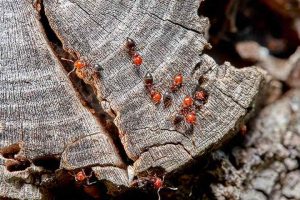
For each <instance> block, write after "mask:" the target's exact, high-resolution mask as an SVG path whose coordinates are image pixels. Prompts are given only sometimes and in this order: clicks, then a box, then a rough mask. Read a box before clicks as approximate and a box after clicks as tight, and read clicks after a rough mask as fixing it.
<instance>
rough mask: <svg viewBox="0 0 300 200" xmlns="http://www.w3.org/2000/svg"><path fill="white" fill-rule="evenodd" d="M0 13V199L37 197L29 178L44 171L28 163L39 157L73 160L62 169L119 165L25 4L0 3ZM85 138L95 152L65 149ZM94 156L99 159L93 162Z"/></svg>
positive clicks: (20, 2)
mask: <svg viewBox="0 0 300 200" xmlns="http://www.w3.org/2000/svg"><path fill="white" fill-rule="evenodd" d="M0 10H1V14H0V35H1V43H0V49H1V50H0V52H1V54H0V68H1V73H0V82H1V84H0V87H1V89H0V122H1V132H0V148H1V150H0V153H1V156H0V160H1V167H0V170H1V172H0V173H1V176H0V197H1V198H4V197H9V198H16V199H18V198H20V199H40V198H41V193H40V190H39V188H38V186H39V183H36V182H35V181H34V176H33V174H36V173H39V174H40V175H41V174H43V173H46V174H47V173H49V172H47V171H45V170H42V169H39V168H37V167H36V166H35V165H34V164H33V162H37V161H38V159H40V158H43V157H49V156H57V155H58V157H60V155H61V154H63V155H64V156H66V157H68V159H70V158H72V159H74V160H76V161H77V162H76V163H74V162H73V163H67V162H66V159H63V160H62V162H61V165H60V168H65V169H68V170H72V169H76V168H81V167H86V166H89V165H90V164H92V165H99V166H114V167H116V168H118V167H122V166H123V164H122V161H121V159H120V157H119V156H118V152H117V150H116V148H115V146H114V145H113V143H112V140H111V139H110V137H109V135H108V133H106V132H105V131H104V129H103V128H102V126H100V124H99V122H98V121H97V119H96V118H95V117H94V116H93V115H92V114H91V113H90V112H89V111H88V110H87V109H86V108H84V107H83V106H82V104H81V103H80V100H79V97H78V95H77V94H76V92H75V90H74V89H73V86H72V84H71V82H70V81H69V80H68V78H67V76H66V75H65V73H64V71H63V70H62V66H61V64H60V62H59V61H58V60H57V59H56V57H55V56H54V54H53V52H52V50H51V49H50V48H49V44H48V43H47V42H46V39H45V35H44V33H43V32H42V28H41V26H40V24H39V22H38V20H37V18H36V14H37V13H36V11H35V10H34V8H33V6H32V5H31V3H30V2H28V1H13V0H4V1H2V2H1V6H0ZM87 138H92V139H91V140H89V142H88V144H87V142H85V143H84V145H89V146H92V145H96V146H97V150H95V148H89V149H85V150H84V153H85V154H87V155H93V156H83V157H81V156H80V155H81V154H80V152H79V153H77V152H78V151H80V149H81V150H83V148H84V145H82V146H77V149H76V150H71V147H72V146H74V145H76V144H77V143H83V141H86V140H87ZM93 138H96V139H97V140H94V139H93ZM99 141H101V142H99ZM12 144H16V145H14V146H10V145H12ZM18 146H20V147H18ZM81 153H83V152H82V151H81ZM74 154H76V156H75V155H74ZM103 155H106V156H103ZM107 155H109V156H107ZM21 156H23V157H25V158H26V159H29V161H30V165H29V166H27V168H26V169H19V170H17V169H18V165H22V163H23V164H24V162H23V161H20V158H18V157H21ZM97 157H101V159H97V160H95V158H97ZM7 163H15V166H10V167H11V168H12V169H14V167H15V168H17V169H15V170H16V171H15V170H13V172H9V171H8V170H7V168H6V167H4V165H6V166H7ZM37 169H39V170H37Z"/></svg>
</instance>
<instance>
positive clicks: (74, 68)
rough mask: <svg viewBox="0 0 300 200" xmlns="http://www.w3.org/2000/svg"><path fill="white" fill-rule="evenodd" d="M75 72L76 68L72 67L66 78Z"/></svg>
mask: <svg viewBox="0 0 300 200" xmlns="http://www.w3.org/2000/svg"><path fill="white" fill-rule="evenodd" d="M75 70H76V68H75V67H74V68H73V69H72V71H70V72H69V73H68V74H67V76H70V74H71V73H72V72H74V71H75Z"/></svg>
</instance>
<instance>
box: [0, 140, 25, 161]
mask: <svg viewBox="0 0 300 200" xmlns="http://www.w3.org/2000/svg"><path fill="white" fill-rule="evenodd" d="M20 150H21V147H20V144H19V143H15V144H12V145H9V146H6V147H3V148H2V149H0V154H1V155H2V156H3V157H4V158H7V159H14V157H15V155H16V154H18V153H19V152H20Z"/></svg>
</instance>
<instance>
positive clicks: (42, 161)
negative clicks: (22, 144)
mask: <svg viewBox="0 0 300 200" xmlns="http://www.w3.org/2000/svg"><path fill="white" fill-rule="evenodd" d="M32 163H33V164H34V165H35V166H41V167H43V168H44V169H46V170H51V171H55V170H56V169H58V168H59V164H60V157H57V156H44V157H40V158H36V159H34V160H33V161H32Z"/></svg>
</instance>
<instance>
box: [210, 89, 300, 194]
mask: <svg viewBox="0 0 300 200" xmlns="http://www.w3.org/2000/svg"><path fill="white" fill-rule="evenodd" d="M299 109H300V91H299V90H292V91H290V92H289V93H288V94H286V95H285V97H284V98H282V99H280V100H278V101H276V102H274V103H273V104H271V105H269V106H267V107H266V108H264V109H263V110H262V112H261V113H260V115H259V116H258V117H257V119H256V120H255V121H254V122H253V126H252V128H251V130H250V131H249V132H248V133H247V137H246V138H245V141H244V142H243V143H240V144H241V145H239V146H237V147H235V148H233V149H232V150H231V151H230V154H231V155H232V156H231V159H230V160H229V158H228V156H225V153H224V152H221V153H220V152H219V153H218V155H223V156H216V157H215V159H213V160H210V162H213V163H217V162H219V164H218V165H217V166H216V169H218V170H215V173H214V174H215V176H216V178H215V179H214V180H218V181H217V182H214V183H213V184H211V187H212V191H213V194H214V196H215V198H216V199H218V200H221V199H228V198H230V199H242V200H249V199H274V200H280V199H299V198H300V170H299V155H300V149H299V147H300V131H299V130H300V129H299V124H300V121H299V120H300V112H299ZM220 172H221V173H220ZM224 181H225V182H226V184H224Z"/></svg>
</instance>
